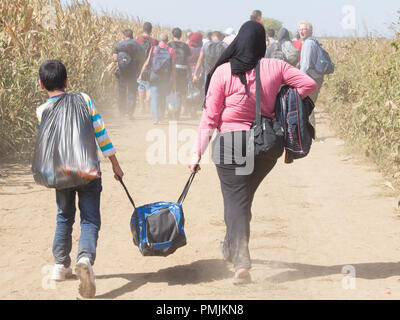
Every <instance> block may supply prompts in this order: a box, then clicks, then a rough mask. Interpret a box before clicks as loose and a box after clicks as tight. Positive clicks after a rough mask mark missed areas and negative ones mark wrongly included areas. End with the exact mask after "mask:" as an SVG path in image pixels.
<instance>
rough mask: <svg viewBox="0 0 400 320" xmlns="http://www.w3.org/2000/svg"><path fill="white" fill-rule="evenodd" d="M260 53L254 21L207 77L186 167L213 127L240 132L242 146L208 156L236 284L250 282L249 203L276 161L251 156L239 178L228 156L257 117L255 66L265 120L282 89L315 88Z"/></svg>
mask: <svg viewBox="0 0 400 320" xmlns="http://www.w3.org/2000/svg"><path fill="white" fill-rule="evenodd" d="M265 51H266V44H265V29H264V28H263V27H262V26H261V25H260V24H259V23H258V22H255V21H248V22H246V23H245V24H244V25H243V26H242V27H241V29H240V31H239V34H238V35H237V37H236V38H235V40H234V41H233V42H232V44H231V45H230V46H229V47H228V48H227V49H226V50H225V52H224V53H223V54H222V56H221V58H220V59H219V60H218V62H217V64H216V66H215V67H214V68H213V69H212V70H211V72H210V74H209V75H208V77H207V82H206V101H205V105H204V110H203V116H202V120H201V122H200V127H199V132H198V136H197V142H196V145H195V154H194V158H193V159H192V161H191V163H190V165H189V168H190V170H191V171H192V172H194V171H196V170H200V166H199V163H200V160H201V156H202V154H203V153H204V151H205V149H206V148H207V146H208V144H209V142H210V137H211V136H212V133H213V132H214V130H215V129H218V132H219V136H225V138H226V135H231V136H233V140H235V139H234V137H235V134H237V133H239V136H240V137H242V138H241V139H242V140H244V142H245V144H246V145H245V148H243V144H242V143H241V142H242V141H240V143H236V142H235V141H234V144H233V146H232V149H233V150H229V149H227V148H221V150H220V153H219V154H218V155H217V157H215V155H214V156H213V159H214V162H216V167H217V172H218V176H219V179H220V183H221V189H222V195H223V199H224V218H225V224H226V227H227V230H226V237H225V240H224V241H223V242H222V246H221V249H222V252H223V256H224V259H225V260H228V261H231V262H233V265H234V268H235V271H236V272H235V277H234V283H235V284H244V283H248V282H250V281H251V277H250V273H249V270H250V268H251V260H250V253H249V248H248V243H249V237H250V220H251V205H252V202H253V197H254V194H255V192H256V190H257V188H258V186H259V185H260V183H261V182H262V181H263V179H264V178H265V177H266V176H267V174H268V173H269V172H270V171H271V170H272V169H273V168H274V166H275V164H276V162H277V159H273V158H269V157H266V156H258V157H255V158H254V168H253V170H252V171H251V173H247V174H243V172H242V173H239V171H238V170H237V169H238V168H242V167H243V164H240V163H239V162H238V161H236V160H235V159H236V158H235V157H233V156H232V154H235V155H236V154H237V151H238V150H236V149H239V148H242V150H239V154H240V152H242V151H243V149H245V150H247V147H248V141H249V140H248V138H247V137H248V132H249V130H250V128H251V125H252V123H253V122H254V120H255V118H256V83H255V78H256V75H255V67H256V65H257V64H258V62H259V61H260V70H261V71H260V73H261V88H262V89H261V113H262V115H263V116H265V117H268V118H270V119H274V118H275V113H274V107H275V100H276V96H277V94H278V91H279V89H280V86H281V85H283V84H288V85H291V86H293V87H295V88H297V89H298V92H299V94H300V95H301V97H302V98H305V97H306V96H308V95H309V94H311V93H312V92H313V91H315V90H316V89H317V86H316V83H315V82H314V80H312V79H311V78H310V77H308V76H307V75H305V74H303V73H302V72H300V71H299V70H298V69H296V68H294V67H292V66H290V65H289V64H287V63H286V62H284V61H281V60H275V59H265V58H263V57H264V56H265ZM216 145H217V144H216ZM214 151H215V149H214ZM231 151H232V152H231ZM224 152H225V153H226V154H224ZM230 152H231V153H230ZM229 153H230V154H229ZM221 159H222V160H221ZM217 160H221V161H217Z"/></svg>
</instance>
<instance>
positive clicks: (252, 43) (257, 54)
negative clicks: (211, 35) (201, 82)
mask: <svg viewBox="0 0 400 320" xmlns="http://www.w3.org/2000/svg"><path fill="white" fill-rule="evenodd" d="M266 47H267V45H266V38H265V29H264V27H263V26H262V25H261V24H260V23H258V22H256V21H247V22H246V23H245V24H243V25H242V27H241V28H240V30H239V33H238V35H237V36H236V38H235V40H233V42H232V43H231V44H230V45H229V47H228V48H226V49H225V51H224V52H223V53H222V55H221V57H220V58H219V59H218V61H217V63H216V64H215V66H214V68H212V69H211V71H210V73H209V74H208V75H207V81H206V87H205V89H206V95H207V92H208V87H209V86H210V81H211V77H212V75H213V74H214V72H215V70H216V69H217V68H218V67H219V66H220V65H222V64H224V63H226V62H230V63H231V69H232V74H233V75H234V74H236V75H238V76H239V78H240V81H241V82H242V83H243V84H244V86H245V87H246V93H247V94H248V90H247V79H246V72H247V71H250V70H252V69H254V68H255V67H256V66H257V63H258V61H259V60H260V59H261V58H263V57H264V56H265V50H266Z"/></svg>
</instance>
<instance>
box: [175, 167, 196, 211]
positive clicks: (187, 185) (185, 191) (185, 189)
mask: <svg viewBox="0 0 400 320" xmlns="http://www.w3.org/2000/svg"><path fill="white" fill-rule="evenodd" d="M196 173H197V170H196V171H195V172H192V174H191V175H190V177H189V180H188V182H187V183H186V185H185V188H184V189H183V192H182V194H181V196H180V197H179V200H178V203H179V204H183V201H185V198H186V196H187V194H188V192H189V189H190V186H191V185H192V182H193V180H194V177H195V176H196Z"/></svg>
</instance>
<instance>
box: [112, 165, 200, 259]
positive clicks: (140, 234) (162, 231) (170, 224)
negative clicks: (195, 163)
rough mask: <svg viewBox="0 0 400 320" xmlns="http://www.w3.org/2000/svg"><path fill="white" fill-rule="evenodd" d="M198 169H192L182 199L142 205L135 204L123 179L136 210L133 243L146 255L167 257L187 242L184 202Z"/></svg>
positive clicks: (133, 221)
mask: <svg viewBox="0 0 400 320" xmlns="http://www.w3.org/2000/svg"><path fill="white" fill-rule="evenodd" d="M195 175H196V173H192V174H191V175H190V178H189V180H188V182H187V183H186V186H185V188H184V190H183V192H182V194H181V196H180V197H179V200H178V202H164V201H161V202H156V203H151V204H146V205H144V206H141V207H137V208H136V206H135V203H134V202H133V200H132V197H131V196H130V195H129V192H128V190H127V189H126V187H125V185H124V183H123V181H122V179H119V181H120V182H121V184H122V186H123V187H124V189H125V192H126V194H127V195H128V198H129V200H130V201H131V203H132V205H133V207H134V208H135V211H134V212H133V214H132V217H131V222H130V227H131V232H132V236H133V243H134V244H135V245H136V246H137V247H139V251H140V252H141V254H142V255H143V256H161V257H166V256H169V255H170V254H172V253H174V252H175V251H176V250H177V249H178V248H180V247H183V246H185V245H186V235H185V231H184V226H185V217H184V214H183V209H182V204H183V201H184V200H185V198H186V195H187V193H188V192H189V188H190V186H191V184H192V182H193V179H194V177H195Z"/></svg>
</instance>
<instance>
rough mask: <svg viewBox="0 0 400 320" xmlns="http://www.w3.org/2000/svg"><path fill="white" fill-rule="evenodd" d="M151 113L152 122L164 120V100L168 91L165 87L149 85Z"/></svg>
mask: <svg viewBox="0 0 400 320" xmlns="http://www.w3.org/2000/svg"><path fill="white" fill-rule="evenodd" d="M150 90H151V113H152V116H153V121H160V120H162V119H164V113H165V105H166V98H167V95H168V94H169V90H168V89H167V88H166V87H165V86H162V85H160V86H155V85H151V87H150Z"/></svg>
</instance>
